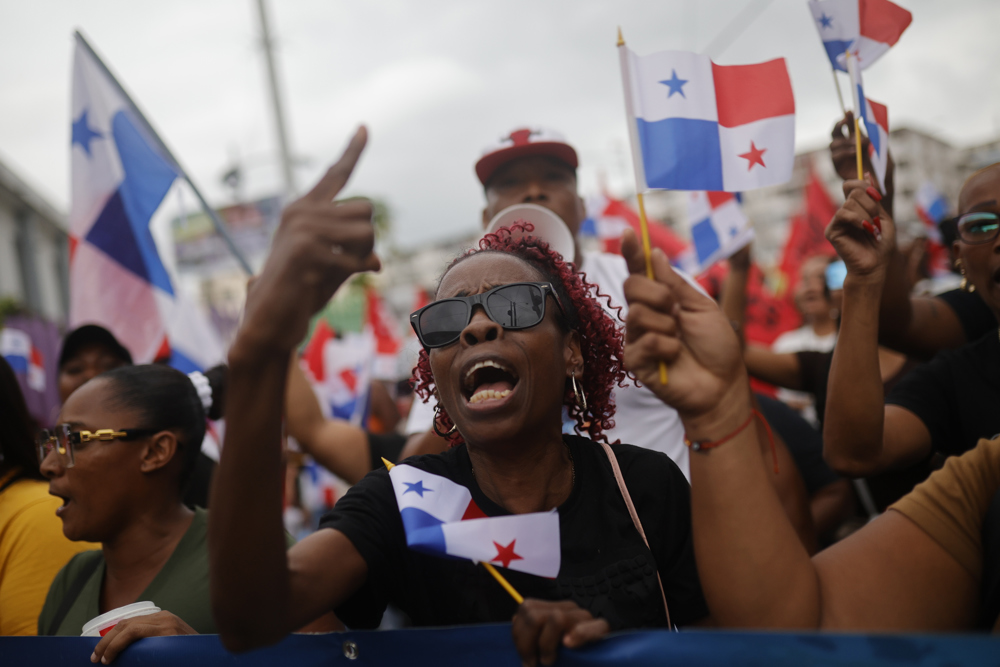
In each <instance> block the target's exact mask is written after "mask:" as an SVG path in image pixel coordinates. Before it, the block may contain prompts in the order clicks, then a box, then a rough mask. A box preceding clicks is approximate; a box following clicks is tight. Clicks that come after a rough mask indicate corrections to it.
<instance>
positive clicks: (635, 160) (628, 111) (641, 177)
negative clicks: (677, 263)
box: [617, 27, 667, 385]
mask: <svg viewBox="0 0 1000 667" xmlns="http://www.w3.org/2000/svg"><path fill="white" fill-rule="evenodd" d="M617 46H618V60H619V63H620V64H621V68H622V88H623V89H624V91H625V120H626V122H627V123H628V136H629V144H631V146H632V166H633V167H634V168H635V198H636V200H637V201H638V202H639V230H640V232H641V233H642V251H643V254H644V255H645V257H646V277H647V278H649V279H650V280H653V279H654V278H655V275H654V274H653V261H652V256H651V255H652V250H651V248H650V243H649V223H648V222H647V221H646V204H645V202H644V201H643V199H642V191H643V190H644V189H645V188H646V176H645V171H644V168H643V165H642V148H640V146H639V136H638V131H637V129H636V123H635V114H634V113H633V112H632V84H631V83H630V79H631V74H630V71H629V55H628V50H627V49H626V48H625V38H624V37H622V29H621V28H620V27H619V28H618V44H617ZM660 384H664V385H665V384H667V365H666V364H665V363H664V362H662V361H661V362H660Z"/></svg>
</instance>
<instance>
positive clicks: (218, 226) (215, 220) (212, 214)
mask: <svg viewBox="0 0 1000 667" xmlns="http://www.w3.org/2000/svg"><path fill="white" fill-rule="evenodd" d="M73 34H74V36H75V37H76V41H77V42H78V43H79V44H80V45H81V46H82V47H83V48H84V49H86V51H87V52H88V53H89V54H90V56H91V57H92V58H93V59H94V62H95V63H96V64H97V66H98V67H100V68H101V70H103V71H104V74H105V75H106V76H107V78H108V81H109V82H110V83H111V85H113V86H114V87H115V89H116V90H117V91H118V93H119V94H120V95H121V96H122V98H123V99H124V100H125V103H126V104H128V106H129V108H130V110H131V111H132V113H133V114H134V115H135V117H136V119H137V120H138V121H139V122H140V123H142V125H143V129H145V130H146V133H147V134H148V135H149V139H150V140H152V141H153V142H155V144H156V147H157V148H158V149H159V152H160V154H161V155H162V157H163V158H164V159H165V160H167V161H169V162H171V163H172V164H173V166H174V168H175V169H176V170H177V173H178V174H180V175H181V177H183V178H184V180H185V181H187V184H188V185H189V186H191V191H192V192H194V196H195V197H197V198H198V203H200V204H201V207H202V209H203V210H204V211H205V214H206V215H208V217H209V219H211V221H212V224H213V225H214V226H215V230H216V231H217V232H218V233H219V236H221V237H222V240H223V241H225V242H226V245H227V246H228V247H229V251H230V252H231V253H233V257H235V258H236V261H237V262H238V263H239V265H240V267H241V268H242V269H243V270H244V271H245V272H246V274H247V275H248V276H252V275H253V269H251V268H250V263H249V262H247V260H246V257H244V256H243V253H242V252H241V251H240V249H239V247H237V245H236V243H235V241H233V237H232V236H230V234H229V229H228V228H227V227H226V223H225V222H223V221H222V218H220V217H219V214H218V213H217V212H216V211H215V209H213V208H212V207H211V206H209V205H208V202H207V201H205V197H203V196H202V194H201V191H200V190H199V189H198V186H197V185H195V184H194V181H193V180H191V177H190V176H188V173H187V172H186V171H185V170H184V168H183V167H181V165H180V163H179V162H178V161H177V158H175V157H174V155H173V153H171V152H170V149H169V148H167V145H166V144H165V143H163V139H161V138H160V135H159V134H157V133H156V130H154V129H153V126H152V125H151V124H150V122H149V121H148V120H147V119H146V116H145V115H143V113H142V111H140V110H139V107H138V106H137V105H136V103H135V102H134V101H133V100H132V97H131V96H130V95H129V94H128V93H127V92H125V89H124V88H123V87H122V85H121V84H120V83H119V82H118V79H116V78H115V75H114V74H112V73H111V70H109V69H108V66H107V65H105V64H104V61H103V60H101V57H100V56H98V55H97V53H96V52H95V51H94V49H93V48H92V47H91V46H90V44H89V43H88V42H87V40H86V39H84V37H83V35H82V34H81V33H80V31H79V30H77V31H75V32H74V33H73Z"/></svg>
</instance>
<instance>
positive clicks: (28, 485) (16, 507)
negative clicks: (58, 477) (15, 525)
mask: <svg viewBox="0 0 1000 667" xmlns="http://www.w3.org/2000/svg"><path fill="white" fill-rule="evenodd" d="M60 504H62V503H61V502H60V500H59V499H58V498H56V497H55V496H52V495H49V485H48V482H43V481H40V480H37V479H22V480H18V481H16V482H14V483H13V484H11V485H10V486H9V487H7V488H6V489H5V490H4V492H3V494H0V515H5V516H7V517H8V521H11V522H16V521H34V520H35V518H36V517H39V516H42V515H47V514H51V515H53V516H55V508H56V507H58V506H59V505H60Z"/></svg>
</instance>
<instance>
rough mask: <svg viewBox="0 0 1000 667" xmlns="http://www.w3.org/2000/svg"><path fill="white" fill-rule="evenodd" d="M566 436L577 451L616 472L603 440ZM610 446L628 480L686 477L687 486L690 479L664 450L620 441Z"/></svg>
mask: <svg viewBox="0 0 1000 667" xmlns="http://www.w3.org/2000/svg"><path fill="white" fill-rule="evenodd" d="M563 437H564V438H565V439H566V442H567V444H569V445H570V449H571V451H572V452H573V453H574V454H576V453H577V452H584V453H587V454H589V455H591V456H593V457H596V458H597V460H598V461H600V464H601V467H602V468H605V469H606V471H607V472H608V473H609V474H612V475H613V474H614V473H613V472H612V468H611V462H610V461H609V460H608V457H607V455H606V454H605V452H604V448H603V447H602V446H601V444H600V443H597V442H594V441H593V440H590V439H589V438H585V437H583V436H578V435H569V434H568V435H564V436H563ZM610 447H611V451H612V453H613V454H614V456H615V459H616V460H617V461H618V467H619V468H620V469H621V471H622V475H625V476H626V477H628V478H629V479H631V478H632V477H636V478H637V479H638V478H641V479H646V478H656V479H661V480H664V481H667V482H673V481H678V480H683V481H684V485H685V486H687V479H686V478H685V477H684V473H683V472H681V469H680V468H678V467H677V464H676V463H674V462H673V460H672V459H671V458H670V457H669V456H667V455H666V454H664V453H663V452H658V451H656V450H654V449H648V448H646V447H639V446H636V445H629V444H621V443H615V444H613V445H610Z"/></svg>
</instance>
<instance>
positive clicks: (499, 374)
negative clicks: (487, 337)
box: [462, 359, 518, 405]
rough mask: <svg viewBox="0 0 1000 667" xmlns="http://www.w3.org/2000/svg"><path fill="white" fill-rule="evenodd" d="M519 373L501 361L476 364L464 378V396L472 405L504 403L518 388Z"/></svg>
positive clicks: (491, 360)
mask: <svg viewBox="0 0 1000 667" xmlns="http://www.w3.org/2000/svg"><path fill="white" fill-rule="evenodd" d="M517 382H518V376H517V373H516V372H515V371H514V370H513V369H511V368H509V367H508V366H506V365H505V364H503V363H502V362H499V361H494V360H493V359H485V360H483V361H479V362H476V363H475V364H473V366H472V367H471V368H470V369H469V370H467V371H466V372H465V376H464V377H463V378H462V394H463V395H464V396H465V399H466V400H467V401H468V402H469V404H470V405H477V404H480V403H485V402H487V401H502V400H503V399H505V398H507V397H508V396H510V394H511V392H512V391H513V390H514V387H516V386H517Z"/></svg>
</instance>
